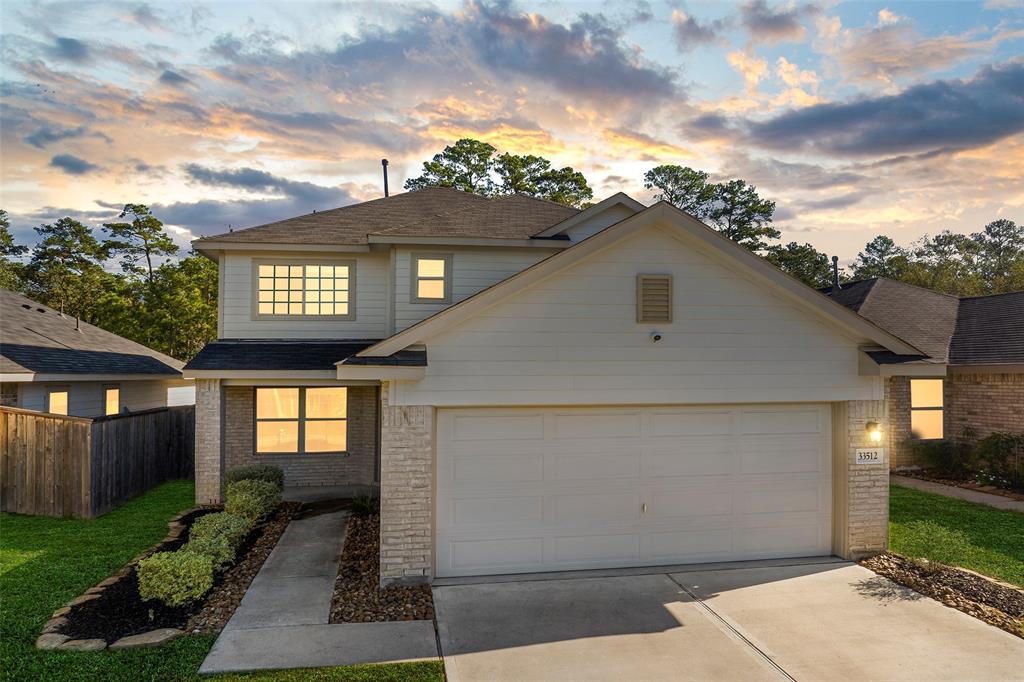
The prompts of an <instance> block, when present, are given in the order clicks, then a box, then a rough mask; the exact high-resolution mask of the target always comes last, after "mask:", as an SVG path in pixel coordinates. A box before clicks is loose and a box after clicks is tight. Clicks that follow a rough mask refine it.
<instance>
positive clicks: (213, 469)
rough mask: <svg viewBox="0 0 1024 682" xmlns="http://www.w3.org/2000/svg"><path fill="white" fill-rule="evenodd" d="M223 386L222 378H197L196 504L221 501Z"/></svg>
mask: <svg viewBox="0 0 1024 682" xmlns="http://www.w3.org/2000/svg"><path fill="white" fill-rule="evenodd" d="M221 405H222V403H221V386H220V381H219V380H218V379H196V504H218V503H219V502H220V482H221V474H222V473H223V470H224V460H223V451H222V449H221V431H220V426H221Z"/></svg>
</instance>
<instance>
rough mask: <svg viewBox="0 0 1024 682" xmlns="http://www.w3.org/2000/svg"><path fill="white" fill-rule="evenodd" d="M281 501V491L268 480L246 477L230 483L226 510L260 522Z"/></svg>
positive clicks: (250, 520)
mask: <svg viewBox="0 0 1024 682" xmlns="http://www.w3.org/2000/svg"><path fill="white" fill-rule="evenodd" d="M280 502H281V491H280V489H278V487H277V486H276V485H274V484H273V483H270V482H268V481H253V480H251V479H244V480H241V481H236V482H235V483H230V484H228V490H227V499H226V500H225V502H224V511H226V512H227V513H228V514H233V515H235V516H240V517H242V518H243V519H246V520H248V521H249V522H250V523H258V522H259V521H261V520H263V519H264V518H266V516H267V514H269V513H270V512H272V511H274V508H275V507H277V505H278V503H280Z"/></svg>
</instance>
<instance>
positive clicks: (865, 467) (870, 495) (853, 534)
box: [834, 400, 891, 559]
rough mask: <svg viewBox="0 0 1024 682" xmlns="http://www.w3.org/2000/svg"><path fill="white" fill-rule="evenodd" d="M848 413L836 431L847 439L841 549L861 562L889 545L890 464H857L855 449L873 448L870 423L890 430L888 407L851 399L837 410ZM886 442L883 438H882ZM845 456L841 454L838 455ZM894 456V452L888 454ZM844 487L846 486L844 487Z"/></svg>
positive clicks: (880, 402) (846, 554)
mask: <svg viewBox="0 0 1024 682" xmlns="http://www.w3.org/2000/svg"><path fill="white" fill-rule="evenodd" d="M837 413H838V414H843V413H845V424H842V423H837V424H835V426H834V428H835V429H837V431H838V430H839V429H844V430H845V437H846V447H845V470H844V469H840V470H839V471H838V472H837V474H838V475H845V481H840V484H841V485H840V488H841V489H843V488H845V491H844V492H845V498H846V509H845V510H840V512H842V511H845V514H842V513H840V514H839V517H840V518H843V516H845V524H839V526H838V527H837V528H836V530H837V532H839V533H842V534H844V537H840V538H838V539H839V540H840V543H839V546H840V547H841V548H842V549H843V550H845V551H842V552H841V553H842V554H843V555H844V556H846V557H847V558H851V559H859V558H862V557H866V556H871V555H873V554H878V553H879V552H883V551H885V550H886V548H887V547H888V543H889V463H888V462H884V463H882V464H857V463H856V462H855V457H856V449H857V448H864V447H871V446H873V445H874V444H873V443H871V442H869V441H868V437H867V432H866V430H865V427H866V426H867V423H868V422H870V421H876V422H878V423H879V424H881V425H882V429H883V432H884V431H887V430H888V429H889V428H891V425H890V424H889V421H888V410H887V404H886V401H884V400H851V401H848V402H846V403H845V404H844V405H842V406H841V407H840V409H839V410H837ZM883 442H884V438H883ZM839 454H840V455H842V453H839ZM887 455H888V456H891V452H890V453H887ZM842 484H845V485H842Z"/></svg>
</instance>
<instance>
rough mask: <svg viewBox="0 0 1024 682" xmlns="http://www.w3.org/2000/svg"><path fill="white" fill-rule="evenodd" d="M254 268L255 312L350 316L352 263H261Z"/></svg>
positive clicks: (301, 315) (268, 314)
mask: <svg viewBox="0 0 1024 682" xmlns="http://www.w3.org/2000/svg"><path fill="white" fill-rule="evenodd" d="M257 267H258V272H257V279H258V281H257V286H256V295H257V308H256V312H257V314H259V315H261V316H264V315H265V316H270V317H277V316H289V317H305V316H328V317H347V316H350V313H351V311H352V299H351V291H352V287H351V282H352V275H353V272H352V270H353V267H352V264H351V263H346V264H331V265H325V264H309V263H304V264H298V263H297V264H287V265H285V264H277V263H275V264H268V263H261V264H259V265H258V266H257Z"/></svg>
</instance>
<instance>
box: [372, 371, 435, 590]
mask: <svg viewBox="0 0 1024 682" xmlns="http://www.w3.org/2000/svg"><path fill="white" fill-rule="evenodd" d="M433 487H434V408H433V407H429V406H425V405H414V406H390V405H388V402H387V386H386V385H385V386H383V387H382V388H381V450H380V500H381V502H380V582H381V585H382V586H384V585H389V584H393V583H403V584H410V583H412V584H415V583H423V582H429V581H430V579H431V577H432V575H433V568H434V557H433V548H434V523H433Z"/></svg>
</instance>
